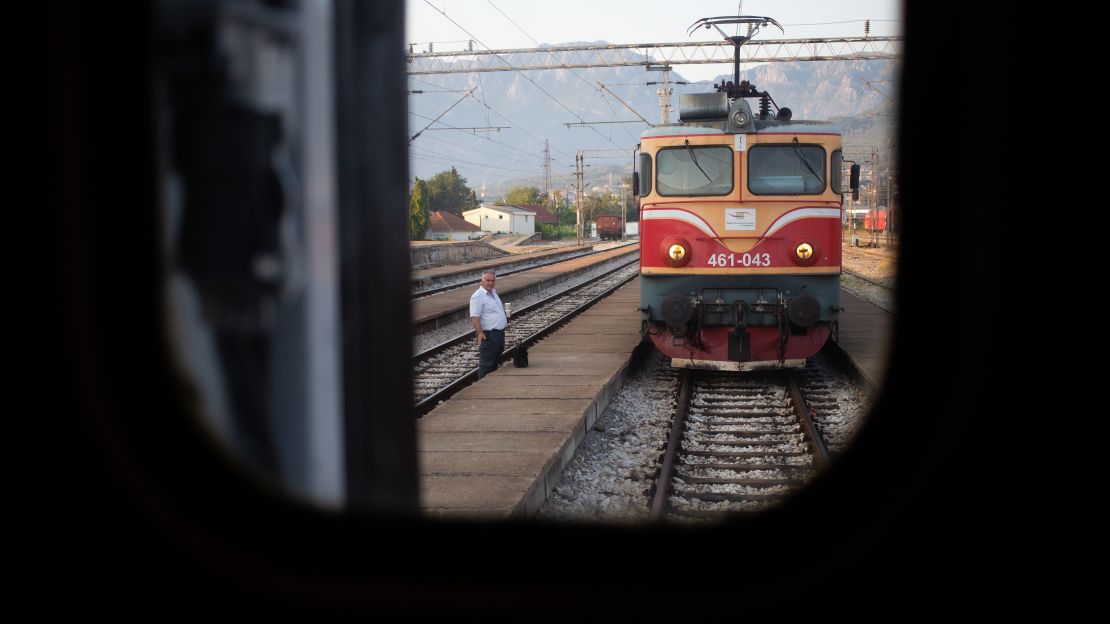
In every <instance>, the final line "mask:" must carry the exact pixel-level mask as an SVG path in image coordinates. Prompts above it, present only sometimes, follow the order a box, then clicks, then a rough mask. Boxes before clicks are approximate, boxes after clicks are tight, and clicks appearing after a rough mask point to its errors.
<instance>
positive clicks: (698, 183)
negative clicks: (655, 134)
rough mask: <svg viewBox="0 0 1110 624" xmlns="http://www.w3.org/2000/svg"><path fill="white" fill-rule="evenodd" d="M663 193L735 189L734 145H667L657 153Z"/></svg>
mask: <svg viewBox="0 0 1110 624" xmlns="http://www.w3.org/2000/svg"><path fill="white" fill-rule="evenodd" d="M655 167H656V172H657V173H656V178H655V183H656V192H658V193H659V194H660V195H728V194H729V193H731V192H732V148H731V147H728V146H721V145H713V146H709V145H702V146H696V145H686V146H684V147H666V148H663V149H661V150H659V153H658V154H657V155H656V157H655Z"/></svg>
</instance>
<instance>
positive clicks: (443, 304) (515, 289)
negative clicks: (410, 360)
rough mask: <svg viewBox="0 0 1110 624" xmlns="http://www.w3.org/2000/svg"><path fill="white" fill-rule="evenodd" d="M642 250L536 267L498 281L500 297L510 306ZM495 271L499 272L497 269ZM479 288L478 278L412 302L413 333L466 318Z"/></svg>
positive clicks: (635, 247) (636, 247) (628, 248)
mask: <svg viewBox="0 0 1110 624" xmlns="http://www.w3.org/2000/svg"><path fill="white" fill-rule="evenodd" d="M639 250H640V246H639V245H627V246H624V247H618V248H614V249H610V250H607V251H604V252H601V253H598V254H593V255H590V256H584V257H580V258H574V259H572V260H564V261H563V262H556V263H554V264H549V265H546V266H541V267H536V268H535V269H531V270H529V271H523V272H520V273H515V274H513V275H508V276H505V277H498V278H497V294H498V295H499V296H500V297H501V300H502V301H504V302H506V303H508V302H512V301H515V300H517V299H521V298H523V297H527V296H528V295H530V294H532V293H534V292H536V291H538V290H540V289H541V288H543V287H545V286H546V285H548V284H550V283H551V282H553V281H557V279H558V278H560V277H562V278H564V279H566V278H570V277H572V276H574V275H576V274H579V273H581V272H583V271H586V270H588V269H589V268H590V267H592V266H593V265H595V264H599V263H602V262H606V261H608V260H612V259H614V258H618V257H620V256H624V255H628V254H634V253H637V252H638V251H639ZM495 270H496V269H495ZM477 288H478V281H477V279H476V280H475V281H474V283H473V284H472V287H460V288H458V289H455V290H451V291H448V292H444V293H440V294H438V295H431V296H428V297H422V298H420V299H417V300H415V301H413V303H412V325H413V333H414V334H422V333H425V332H429V331H432V330H434V329H436V328H438V327H442V326H443V325H446V324H449V323H454V322H456V321H458V320H460V319H465V318H467V317H468V316H469V315H470V295H472V294H474V291H475V289H477Z"/></svg>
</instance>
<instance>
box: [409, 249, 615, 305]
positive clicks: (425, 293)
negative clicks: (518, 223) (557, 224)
mask: <svg viewBox="0 0 1110 624" xmlns="http://www.w3.org/2000/svg"><path fill="white" fill-rule="evenodd" d="M632 244H634V243H628V244H626V245H619V246H617V247H610V248H609V249H601V250H596V249H590V250H584V251H582V252H581V253H574V252H568V253H567V255H564V256H560V255H558V254H552V255H553V256H555V257H553V258H550V259H548V258H532V260H538V262H534V263H532V264H526V265H525V266H521V267H519V268H516V269H509V270H505V271H501V270H498V271H497V277H505V276H507V275H515V274H517V273H523V272H525V271H531V270H532V269H538V268H540V267H545V266H551V265H552V264H557V263H559V262H566V261H567V260H578V259H579V258H587V257H589V256H593V255H597V254H600V253H605V252H607V251H612V250H614V249H620V248H621V247H627V246H630V245H632ZM521 262H527V260H523V259H522V260H521ZM509 266H512V265H511V264H510V265H509ZM484 270H486V267H484V268H481V269H474V271H473V272H470V271H460V272H458V273H452V274H451V275H472V274H473V273H479V274H480V273H481V272H482V271H484ZM470 284H471V282H459V283H458V284H455V285H453V286H438V287H436V288H432V289H428V290H421V291H418V292H414V293H413V295H412V300H414V301H415V300H417V299H421V298H423V297H430V296H432V295H438V294H440V293H443V292H447V291H449V290H455V289H457V288H465V287H466V286H467V285H470Z"/></svg>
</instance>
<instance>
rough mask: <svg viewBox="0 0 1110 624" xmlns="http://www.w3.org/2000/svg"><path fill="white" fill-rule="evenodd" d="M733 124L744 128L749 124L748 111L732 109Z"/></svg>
mask: <svg viewBox="0 0 1110 624" xmlns="http://www.w3.org/2000/svg"><path fill="white" fill-rule="evenodd" d="M732 125H734V126H736V127H737V128H743V127H744V126H746V125H748V112H747V111H745V110H742V109H736V110H734V111H732Z"/></svg>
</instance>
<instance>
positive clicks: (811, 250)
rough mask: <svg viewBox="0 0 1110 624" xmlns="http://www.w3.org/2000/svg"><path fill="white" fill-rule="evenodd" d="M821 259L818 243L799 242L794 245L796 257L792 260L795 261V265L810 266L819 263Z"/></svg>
mask: <svg viewBox="0 0 1110 624" xmlns="http://www.w3.org/2000/svg"><path fill="white" fill-rule="evenodd" d="M820 257H821V250H819V249H818V248H817V243H813V242H810V241H797V242H795V243H794V255H793V256H792V257H791V258H790V259H791V260H793V261H794V264H797V265H800V266H809V265H811V264H813V263H815V262H817V260H818V258H820Z"/></svg>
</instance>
